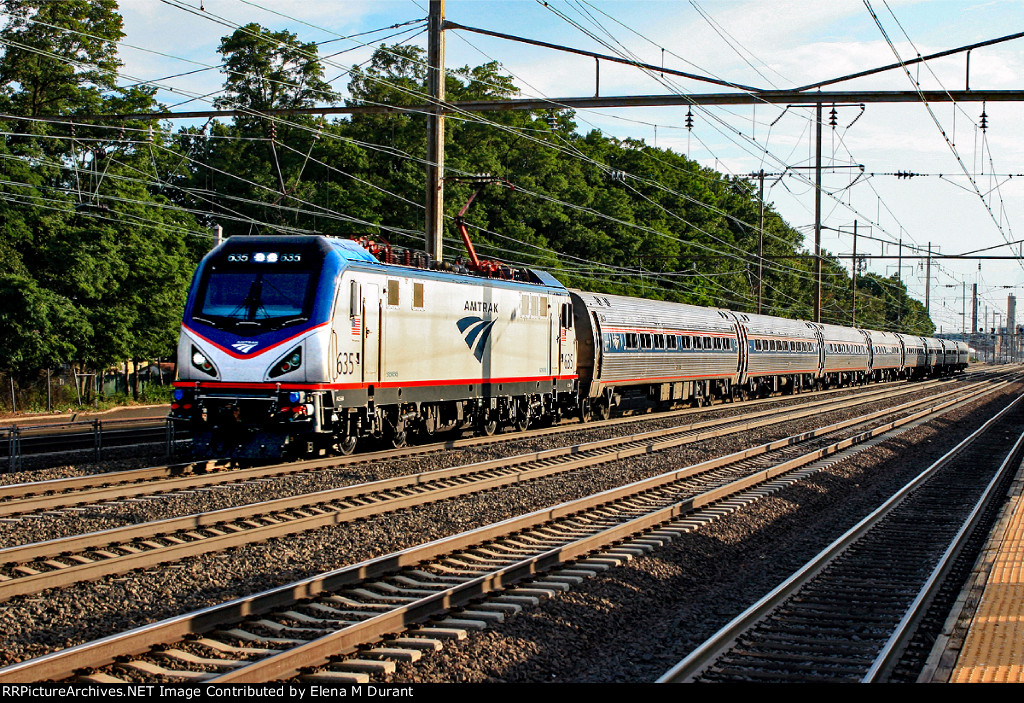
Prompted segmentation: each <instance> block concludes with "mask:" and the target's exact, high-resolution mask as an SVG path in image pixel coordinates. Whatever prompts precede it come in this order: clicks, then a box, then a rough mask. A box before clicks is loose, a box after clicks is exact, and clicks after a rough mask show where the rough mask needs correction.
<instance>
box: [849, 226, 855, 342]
mask: <svg viewBox="0 0 1024 703" xmlns="http://www.w3.org/2000/svg"><path fill="white" fill-rule="evenodd" d="M850 326H851V327H856V326H857V220H854V221H853V322H852V323H851V324H850Z"/></svg>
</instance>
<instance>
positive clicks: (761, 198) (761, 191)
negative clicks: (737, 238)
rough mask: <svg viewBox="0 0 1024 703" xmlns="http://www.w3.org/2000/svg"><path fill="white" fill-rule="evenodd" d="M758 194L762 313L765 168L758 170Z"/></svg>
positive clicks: (759, 275)
mask: <svg viewBox="0 0 1024 703" xmlns="http://www.w3.org/2000/svg"><path fill="white" fill-rule="evenodd" d="M757 180H758V189H757V192H758V196H757V199H758V200H759V201H760V202H761V226H760V229H759V230H758V232H757V314H758V315H760V314H761V300H762V298H763V291H764V169H763V168H762V169H761V170H760V171H758V172H757Z"/></svg>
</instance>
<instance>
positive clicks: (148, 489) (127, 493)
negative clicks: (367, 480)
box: [0, 381, 945, 517]
mask: <svg viewBox="0 0 1024 703" xmlns="http://www.w3.org/2000/svg"><path fill="white" fill-rule="evenodd" d="M944 382H945V381H931V382H929V383H927V384H920V385H915V386H913V387H912V388H916V389H921V390H925V389H927V388H930V387H933V386H934V385H937V384H941V383H944ZM899 385H903V386H904V387H905V386H906V384H899ZM843 390H846V389H843ZM890 391H891V388H889V387H886V388H882V389H872V390H871V391H869V392H868V395H869V396H870V395H872V394H885V393H887V392H890ZM830 393H831V392H830ZM816 398H817V396H816ZM772 400H774V401H777V400H778V399H777V398H776V399H772ZM756 402H758V403H760V402H771V401H770V400H765V401H756ZM830 402H832V401H831V400H830V399H821V400H818V399H816V400H815V401H812V403H809V404H806V405H805V407H813V406H814V403H819V404H827V403H830ZM750 405H753V403H748V404H745V405H744V407H749V406H750ZM703 410H704V411H706V410H707V409H706V408H705V409H703ZM698 411H699V410H697V409H688V410H681V411H674V412H671V413H664V414H662V415H659V417H673V416H677V415H686V414H693V413H695V412H698ZM773 412H777V409H776V410H766V411H759V412H754V413H750V414H748V416H749V417H761V416H764V415H766V414H770V413H773ZM630 422H637V418H633V417H630V418H615V419H613V420H606V421H600V422H595V423H591V424H588V425H586V426H584V425H567V426H564V427H557V428H547V429H543V430H538V431H535V432H534V433H530V434H516V435H505V436H502V437H500V438H497V439H496V438H495V437H474V438H470V439H458V440H450V441H447V442H441V443H435V444H429V445H422V446H419V447H407V448H402V449H390V450H385V451H382V452H375V453H373V454H360V455H357V456H349V457H328V458H323V459H313V460H308V461H303V462H297V463H296V462H290V463H283V464H273V465H268V466H260V467H253V468H248V469H233V470H227V471H214V472H210V473H206V472H200V473H195V474H186V473H185V469H186V467H187V465H185V464H172V465H169V466H166V467H152V468H147V469H139V470H134V471H126V472H112V473H106V474H93V475H89V476H77V477H74V478H69V479H51V480H48V481H39V482H31V483H22V484H14V485H10V486H0V517H7V516H11V515H17V514H21V513H28V512H37V511H41V510H53V509H57V508H62V507H70V506H75V505H82V504H84V503H87V502H101V501H106V500H116V499H118V498H127V497H133V496H141V495H149V494H154V493H163V492H171V491H175V490H188V489H190V488H195V487H203V486H209V485H215V484H223V483H241V482H244V481H247V480H253V479H256V478H266V477H272V476H285V475H292V474H296V473H302V472H305V471H312V470H316V469H323V468H335V467H343V466H349V465H353V464H363V463H367V462H370V461H376V460H380V459H388V458H406V457H411V456H418V455H421V454H429V453H433V452H438V451H445V450H450V449H453V448H456V447H468V446H477V445H480V444H489V443H492V442H511V441H518V440H521V439H523V438H524V437H536V436H546V435H549V434H561V433H564V432H573V431H580V430H581V429H582V428H583V427H587V428H591V427H603V426H606V425H615V424H625V423H630ZM135 482H140V485H139V486H138V487H132V486H131V484H132V483H135ZM73 491H78V492H77V493H76V492H73ZM80 496H84V497H80ZM4 498H7V500H2V499H4Z"/></svg>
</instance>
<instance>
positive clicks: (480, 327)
mask: <svg viewBox="0 0 1024 703" xmlns="http://www.w3.org/2000/svg"><path fill="white" fill-rule="evenodd" d="M495 322H496V320H484V319H483V318H480V317H464V318H462V319H461V320H459V321H458V322H457V323H456V324H457V325H458V326H459V332H462V334H463V336H464V337H465V338H466V346H468V347H469V348H470V349H471V350H472V351H473V356H475V357H476V360H477V361H482V360H483V357H484V347H485V346H487V340H488V339H490V338H491V328H492V327H494V323H495Z"/></svg>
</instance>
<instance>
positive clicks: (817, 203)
mask: <svg viewBox="0 0 1024 703" xmlns="http://www.w3.org/2000/svg"><path fill="white" fill-rule="evenodd" d="M814 123H815V147H814V154H815V157H814V321H815V322H821V103H820V102H819V103H817V104H816V107H815V111H814Z"/></svg>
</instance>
